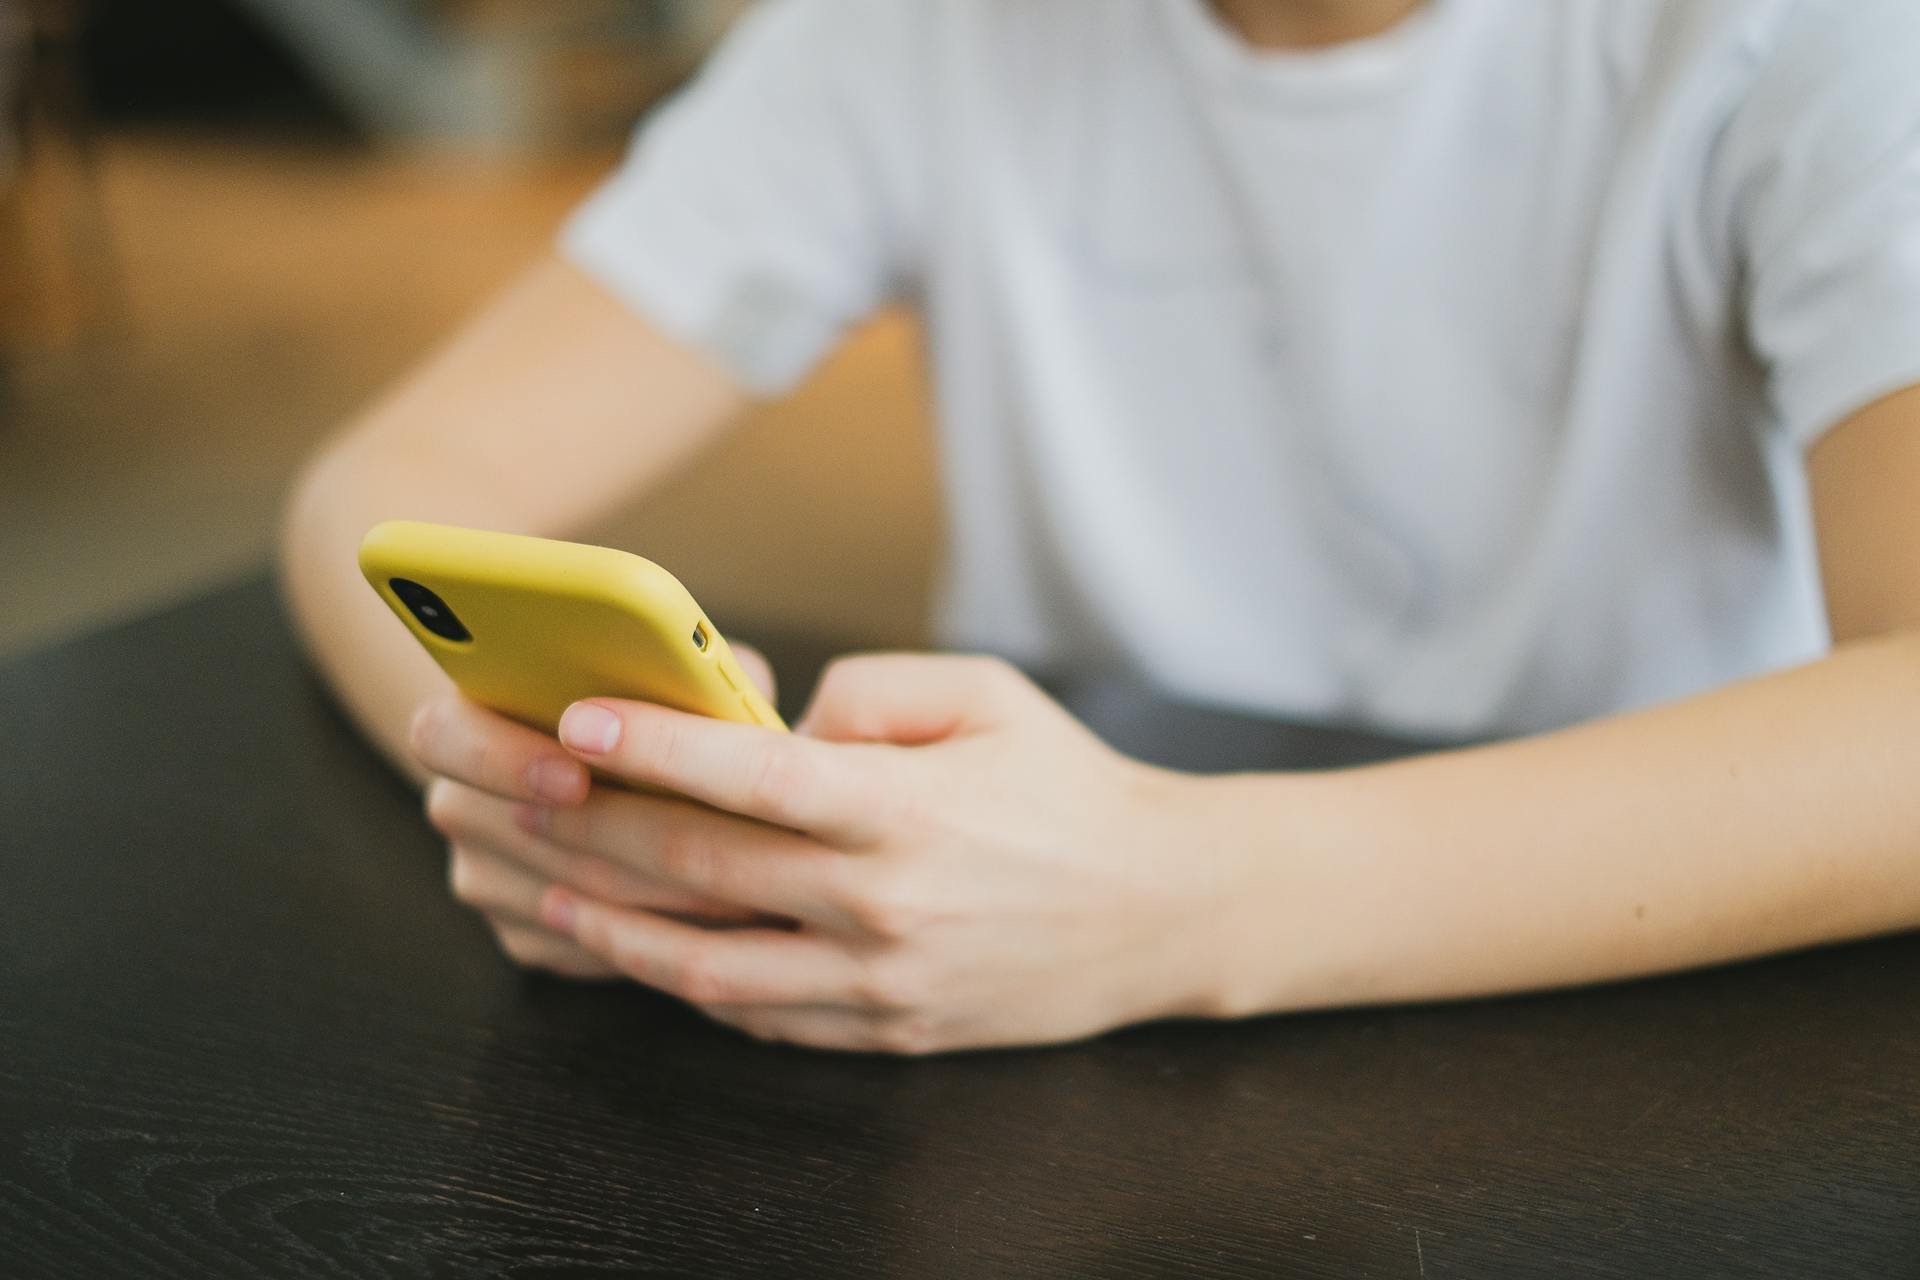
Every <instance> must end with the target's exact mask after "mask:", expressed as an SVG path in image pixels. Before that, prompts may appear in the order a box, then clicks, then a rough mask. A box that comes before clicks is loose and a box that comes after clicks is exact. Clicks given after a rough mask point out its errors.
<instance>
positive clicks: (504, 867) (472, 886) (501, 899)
mask: <svg viewBox="0 0 1920 1280" xmlns="http://www.w3.org/2000/svg"><path fill="white" fill-rule="evenodd" d="M552 884H553V881H551V880H549V879H547V878H546V877H545V876H541V875H536V874H535V873H533V872H532V871H529V870H527V869H526V868H525V867H523V866H519V865H516V864H515V863H513V862H512V861H510V860H508V859H506V858H502V857H499V856H498V855H495V854H492V853H489V852H487V851H486V850H484V849H478V848H475V847H474V846H472V845H467V844H456V845H454V846H453V847H452V848H450V849H449V850H448V851H447V887H448V888H449V889H450V890H452V892H453V896H454V898H455V899H456V900H457V901H459V902H460V903H462V904H463V905H465V906H469V907H472V908H473V909H474V910H475V911H479V912H482V913H484V914H486V915H489V916H510V917H512V918H514V919H516V920H520V921H523V922H525V923H527V924H539V923H540V902H541V899H542V898H543V897H544V896H545V895H546V892H547V889H548V887H549V886H551V885H552Z"/></svg>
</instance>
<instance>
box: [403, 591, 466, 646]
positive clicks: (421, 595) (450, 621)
mask: <svg viewBox="0 0 1920 1280" xmlns="http://www.w3.org/2000/svg"><path fill="white" fill-rule="evenodd" d="M387 585H388V586H389V587H392V588H393V594H394V595H396V596H398V597H400V603H401V604H404V605H405V606H407V609H408V610H409V611H410V612H411V613H412V614H413V616H414V617H416V618H418V619H420V625H421V626H423V627H425V628H426V629H427V630H429V631H431V632H433V634H435V635H437V636H439V637H440V638H441V639H442V640H471V639H473V633H472V632H471V631H468V630H467V628H466V624H465V623H463V622H461V621H460V618H459V616H458V615H456V614H455V613H454V611H453V610H451V609H449V608H447V602H446V601H445V600H442V599H441V598H440V597H439V596H437V595H435V594H434V593H433V592H431V591H429V590H427V588H425V587H423V586H421V585H420V584H419V583H417V582H415V581H413V580H412V579H410V578H388V579H387Z"/></svg>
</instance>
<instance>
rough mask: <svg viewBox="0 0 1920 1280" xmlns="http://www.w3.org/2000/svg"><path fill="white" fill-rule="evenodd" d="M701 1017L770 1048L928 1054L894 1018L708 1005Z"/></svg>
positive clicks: (819, 1009) (823, 1009) (805, 1008)
mask: <svg viewBox="0 0 1920 1280" xmlns="http://www.w3.org/2000/svg"><path fill="white" fill-rule="evenodd" d="M700 1012H702V1013H704V1014H706V1015H707V1016H708V1017H709V1018H712V1019H713V1020H714V1021H715V1022H718V1023H720V1024H721V1025H723V1026H728V1027H732V1028H733V1029H734V1030H736V1031H744V1032H745V1033H746V1034H748V1035H750V1036H752V1037H753V1038H754V1039H756V1040H764V1041H767V1042H768V1043H770V1044H793V1045H800V1046H801V1047H803V1048H807V1049H828V1050H833V1051H835V1052H839V1053H921V1052H927V1051H928V1050H927V1049H922V1048H920V1047H919V1046H918V1044H917V1043H916V1042H915V1041H914V1040H913V1037H912V1033H909V1032H906V1031H903V1030H901V1028H902V1027H904V1026H906V1024H905V1023H903V1022H901V1021H899V1020H897V1019H892V1018H889V1017H885V1016H881V1015H876V1014H868V1013H861V1012H859V1011H857V1010H854V1009H838V1008H833V1007H831V1006H826V1005H818V1006H815V1005H707V1006H705V1007H703V1008H702V1009H701V1010H700Z"/></svg>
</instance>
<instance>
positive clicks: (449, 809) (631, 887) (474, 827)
mask: <svg viewBox="0 0 1920 1280" xmlns="http://www.w3.org/2000/svg"><path fill="white" fill-rule="evenodd" d="M732 648H733V652H734V656H735V657H737V658H739V660H740V665H741V667H742V668H744V669H745V670H746V672H747V674H748V675H749V676H750V677H752V679H753V682H754V683H755V684H756V685H758V686H760V689H761V691H762V692H763V693H765V694H766V695H767V699H768V701H772V700H773V696H774V685H773V669H772V668H771V667H769V666H768V665H767V660H766V659H765V658H764V657H762V656H761V655H760V653H759V652H758V651H757V650H755V649H752V648H750V647H749V646H747V645H743V644H738V643H735V644H733V645H732ZM481 723H484V724H485V725H486V727H487V732H486V733H484V734H477V733H473V732H471V730H472V728H473V727H475V726H476V725H479V724H481ZM462 738H464V739H468V740H484V741H486V742H488V743H489V744H494V746H493V750H491V751H490V753H489V754H491V755H492V756H493V758H492V759H489V760H485V761H476V762H474V772H473V773H471V774H469V776H486V777H493V778H497V779H498V784H497V785H495V786H493V787H491V788H490V789H488V790H482V789H480V788H478V787H473V786H468V785H466V784H465V783H460V782H455V781H453V780H452V779H451V778H447V777H442V776H439V775H437V774H436V775H435V776H434V778H433V780H432V781H431V782H430V783H429V784H428V786H427V791H426V809H427V820H428V821H429V822H431V823H432V824H433V825H434V827H435V828H437V829H438V830H439V831H440V832H441V834H443V835H445V836H446V837H447V841H448V860H447V880H448V884H449V885H450V886H451V888H452V890H453V896H454V897H455V898H457V899H459V900H460V901H461V902H462V903H464V904H466V905H467V906H469V907H471V908H473V909H474V910H475V911H478V912H479V913H480V914H481V916H482V917H484V918H485V920H486V922H487V926H488V928H490V929H491V930H492V931H493V936H494V938H495V940H496V941H497V942H498V943H499V944H500V949H501V950H502V951H504V952H505V953H506V954H507V956H508V958H509V959H511V960H513V961H514V962H515V963H516V964H520V965H524V966H526V967H527V968H531V969H543V970H546V971H547V972H550V973H556V974H559V975H561V976H563V977H569V978H585V979H606V978H616V977H619V976H620V975H619V974H618V972H616V971H615V970H614V969H613V968H612V967H611V966H609V965H608V964H606V962H604V961H602V960H600V959H599V958H598V957H596V956H594V955H591V954H589V953H588V952H587V951H585V950H583V949H582V948H581V947H580V946H579V944H577V943H575V942H574V941H573V940H572V939H571V938H567V937H563V936H561V935H560V934H557V933H555V932H553V931H552V930H551V929H549V928H547V927H546V926H545V925H544V924H542V923H541V922H540V899H541V895H542V894H543V893H544V892H545V891H546V889H547V888H548V887H549V886H550V885H552V884H554V883H555V882H558V883H560V884H564V885H569V886H571V887H573V888H575V889H578V890H579V891H580V892H581V893H582V894H584V895H586V896H587V897H590V898H595V899H598V900H600V901H603V902H607V903H612V904H615V905H619V906H626V907H633V908H638V909H640V910H645V911H654V912H659V913H662V914H666V915H672V916H677V917H680V918H682V919H687V920H692V921H697V922H699V923H703V924H710V925H711V924H720V925H727V924H747V923H752V922H756V921H758V920H760V919H761V917H759V916H758V915H756V914H755V913H753V912H749V911H745V910H742V909H741V908H739V907H737V906H734V905H732V904H728V903H722V902H716V901H713V900H710V899H703V898H700V897H698V896H696V895H693V894H689V893H687V892H686V891H684V890H680V889H675V888H672V887H669V886H667V885H662V884H658V883H655V882H653V881H650V880H647V879H645V878H644V877H642V876H640V875H639V874H638V873H636V872H635V871H633V870H632V869H631V868H627V867H622V866H619V865H617V864H615V863H613V862H609V861H606V860H605V859H601V858H595V857H593V856H591V855H588V854H583V853H579V852H576V851H574V850H571V849H567V848H564V847H562V846H560V845H557V844H554V843H552V842H551V841H548V840H545V839H542V838H541V837H539V836H537V835H533V834H530V833H529V832H528V831H527V830H526V829H525V828H524V827H523V826H521V824H520V823H519V822H517V821H516V820H515V816H514V814H515V810H516V809H517V808H519V807H520V804H521V801H519V800H515V799H510V798H508V797H512V796H520V797H523V798H524V799H528V800H537V801H538V802H539V803H541V804H544V805H550V806H551V805H562V806H565V805H576V804H579V803H581V802H582V801H583V800H585V799H586V797H587V792H588V789H589V787H590V786H591V779H590V778H589V776H588V773H587V770H586V768H585V767H584V766H583V765H581V764H580V762H579V761H577V760H575V759H574V758H573V757H572V756H570V755H568V754H567V752H566V751H565V750H564V749H562V748H561V746H560V744H559V743H558V742H556V741H555V740H554V739H552V738H550V737H548V736H547V735H546V734H543V733H541V732H539V731H538V730H536V729H530V728H528V727H527V726H525V725H522V724H519V723H517V722H514V721H511V720H508V719H506V718H505V717H504V716H501V715H498V714H497V713H495V712H492V711H489V710H487V709H486V708H484V707H480V706H477V705H475V704H474V703H471V702H468V701H466V700H465V699H462V698H459V697H457V696H455V697H447V698H443V699H440V700H437V701H435V702H431V703H428V704H427V705H425V706H423V707H422V708H421V709H420V711H419V712H418V713H417V714H416V715H415V716H414V720H413V727H412V730H411V734H410V741H411V745H412V749H413V753H414V755H415V757H416V758H421V759H422V763H427V761H426V759H425V756H426V755H427V754H428V749H429V748H430V747H431V746H432V745H433V743H434V742H445V741H447V740H449V739H462ZM498 744H505V747H504V749H501V748H500V747H499V745H498ZM428 767H429V770H431V765H429V766H428Z"/></svg>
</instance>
